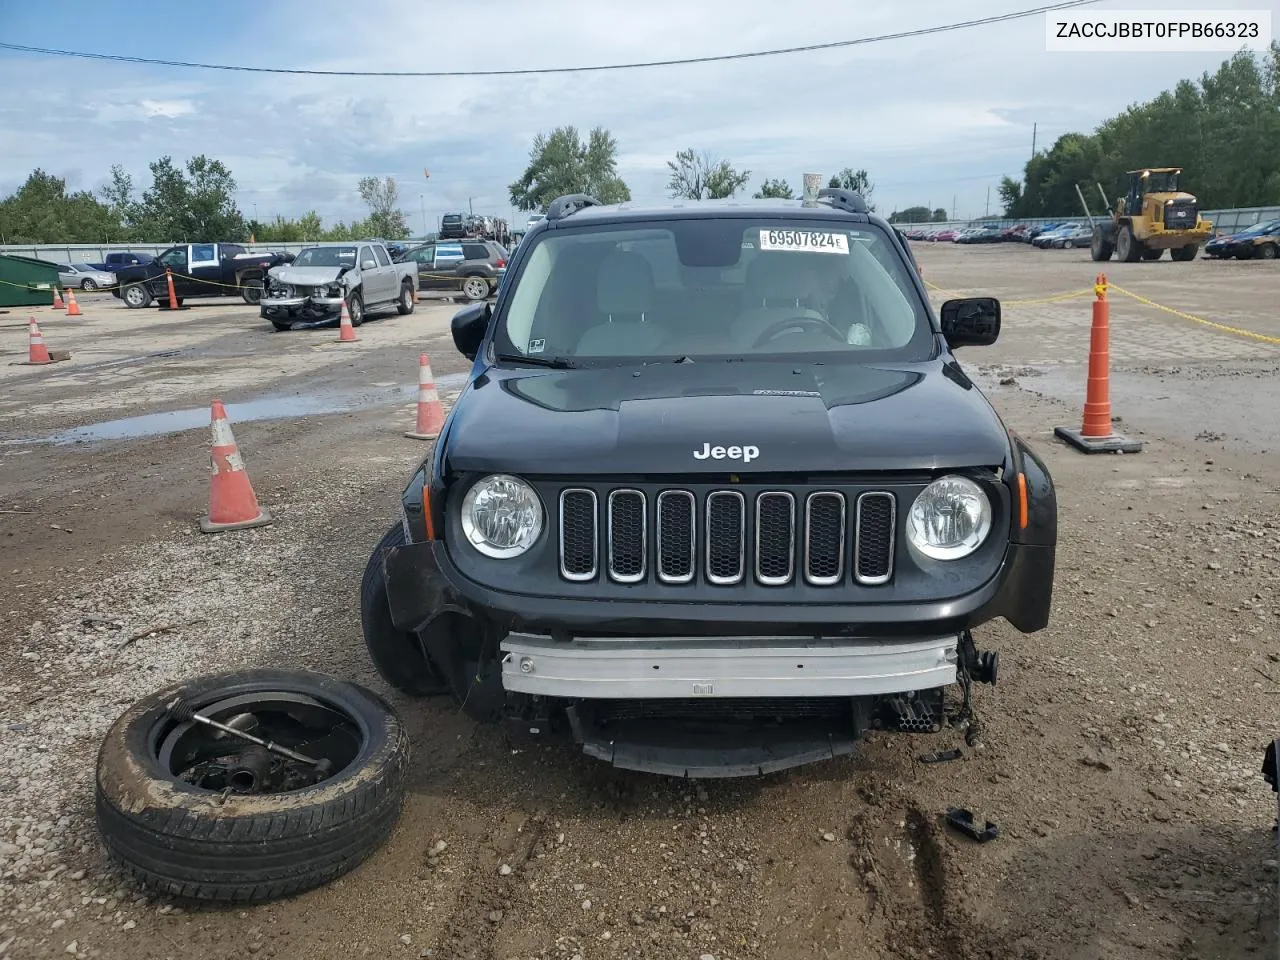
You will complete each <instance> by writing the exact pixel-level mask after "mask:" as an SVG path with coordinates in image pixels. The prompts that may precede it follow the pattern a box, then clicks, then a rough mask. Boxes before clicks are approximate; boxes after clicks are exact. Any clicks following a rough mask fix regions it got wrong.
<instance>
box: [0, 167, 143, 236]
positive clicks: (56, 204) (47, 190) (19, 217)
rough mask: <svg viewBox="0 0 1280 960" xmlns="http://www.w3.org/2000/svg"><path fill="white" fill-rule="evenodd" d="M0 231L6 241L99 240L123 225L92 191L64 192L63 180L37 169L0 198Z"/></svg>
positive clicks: (117, 233)
mask: <svg viewBox="0 0 1280 960" xmlns="http://www.w3.org/2000/svg"><path fill="white" fill-rule="evenodd" d="M0 231H3V233H4V237H5V239H6V240H7V241H9V242H10V243H14V242H16V243H101V242H102V241H104V240H115V239H120V238H121V237H122V235H123V233H124V227H123V225H122V224H121V223H120V221H119V220H118V219H117V218H116V217H115V216H114V215H113V214H112V212H111V210H110V209H109V208H108V207H107V206H105V205H104V204H102V203H99V202H98V201H97V200H96V199H94V196H93V194H91V193H89V192H87V191H78V192H76V193H67V183H66V181H65V180H63V179H62V178H61V177H55V176H53V175H52V174H49V173H45V172H44V171H43V170H39V169H37V170H33V171H32V172H31V175H30V176H28V177H27V180H26V182H25V183H23V185H22V186H21V187H19V188H18V189H17V190H16V191H14V193H13V194H12V195H10V196H8V197H6V198H5V199H4V200H3V201H0Z"/></svg>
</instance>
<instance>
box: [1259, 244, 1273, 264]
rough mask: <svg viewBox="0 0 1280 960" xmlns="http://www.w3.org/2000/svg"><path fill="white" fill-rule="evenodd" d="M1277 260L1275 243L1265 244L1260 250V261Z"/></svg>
mask: <svg viewBox="0 0 1280 960" xmlns="http://www.w3.org/2000/svg"><path fill="white" fill-rule="evenodd" d="M1275 258H1276V245H1275V244H1274V243H1264V244H1263V245H1262V246H1260V247H1259V248H1258V259H1259V260H1274V259H1275Z"/></svg>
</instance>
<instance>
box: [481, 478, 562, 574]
mask: <svg viewBox="0 0 1280 960" xmlns="http://www.w3.org/2000/svg"><path fill="white" fill-rule="evenodd" d="M542 516H543V511H542V501H541V500H539V499H538V495H537V493H535V492H534V489H533V487H531V486H529V484H527V483H525V482H524V481H523V480H521V479H520V478H518V477H512V476H509V475H507V474H495V475H494V476H490V477H485V478H484V479H483V480H479V481H477V482H476V483H475V485H474V486H472V487H471V489H470V490H468V491H467V493H466V496H464V497H463V498H462V532H463V534H464V535H465V536H466V538H467V541H468V542H469V543H470V544H471V545H472V546H473V547H475V548H476V549H477V550H479V551H480V552H481V553H483V554H484V555H485V556H486V557H494V558H496V559H500V560H503V559H508V558H510V557H518V556H520V554H522V553H524V552H525V551H526V550H528V549H529V548H530V547H532V546H533V544H534V542H535V541H536V540H537V539H538V535H539V534H540V533H541V532H542Z"/></svg>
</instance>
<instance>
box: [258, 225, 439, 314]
mask: <svg viewBox="0 0 1280 960" xmlns="http://www.w3.org/2000/svg"><path fill="white" fill-rule="evenodd" d="M417 270H418V268H417V264H413V263H395V262H394V261H392V259H391V256H390V254H388V253H387V248H386V247H384V246H383V245H382V244H380V243H372V242H351V243H317V244H316V245H315V246H312V247H305V248H304V249H303V250H302V252H300V253H299V254H298V256H297V257H296V258H295V259H294V261H293V263H290V264H285V265H282V266H279V267H273V268H272V269H271V270H269V271H268V272H267V284H266V291H265V292H264V295H263V297H262V301H261V309H260V311H259V313H260V315H261V317H262V319H264V320H269V321H270V322H271V325H272V326H274V327H275V328H276V329H277V330H304V329H309V328H311V327H323V326H332V325H334V324H336V323H338V321H339V318H340V317H341V314H342V303H343V301H344V300H345V301H346V304H347V311H348V312H349V313H350V315H351V324H352V326H356V327H358V326H360V324H361V323H363V322H364V317H365V313H366V312H367V311H369V310H377V309H381V308H383V307H391V306H394V307H395V308H396V309H397V310H398V311H399V312H400V313H402V314H405V313H412V312H413V307H414V302H415V301H414V286H415V285H416V284H417V279H418V276H417Z"/></svg>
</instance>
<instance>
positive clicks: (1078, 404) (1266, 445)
mask: <svg viewBox="0 0 1280 960" xmlns="http://www.w3.org/2000/svg"><path fill="white" fill-rule="evenodd" d="M1028 372H1030V371H1028V370H1026V369H1025V368H1024V369H1023V370H1020V371H1019V373H1020V374H1022V375H1020V376H1018V377H1017V386H1019V387H1021V388H1022V389H1024V390H1028V391H1030V392H1033V393H1036V394H1039V395H1041V396H1044V397H1049V398H1051V399H1054V400H1061V401H1064V402H1065V403H1067V404H1069V405H1070V406H1071V407H1073V409H1074V410H1077V411H1080V412H1079V413H1075V414H1073V416H1072V418H1071V421H1070V423H1068V424H1067V425H1068V426H1072V427H1078V426H1079V417H1080V416H1082V415H1083V410H1084V399H1085V381H1086V377H1087V374H1086V371H1085V369H1084V368H1082V367H1074V368H1061V367H1038V368H1035V372H1034V374H1033V375H1032V376H1029V377H1028V376H1025V374H1026V373H1028ZM984 379H985V378H984ZM1006 379H1008V378H1006ZM982 386H983V389H988V388H989V385H988V383H983V384H982ZM1005 386H1006V387H1008V386H1013V384H1011V383H1006V384H1005ZM1016 388H1017V387H1014V389H1016ZM1109 393H1110V399H1111V413H1112V416H1113V417H1119V418H1120V419H1119V420H1118V421H1117V422H1116V430H1117V432H1120V433H1124V434H1138V435H1139V436H1142V435H1145V436H1148V437H1151V436H1155V437H1166V438H1169V439H1176V440H1179V441H1183V442H1195V441H1199V442H1203V443H1213V444H1215V445H1219V446H1220V447H1221V448H1222V449H1235V450H1238V451H1242V452H1243V451H1248V452H1250V453H1263V454H1267V453H1272V454H1274V453H1277V452H1280V418H1277V417H1274V416H1268V415H1266V414H1264V413H1263V411H1268V410H1280V378H1278V377H1276V376H1275V375H1274V373H1273V372H1272V371H1270V370H1267V369H1261V368H1259V369H1250V367H1249V365H1246V364H1232V365H1230V366H1222V367H1220V366H1218V365H1216V364H1214V365H1204V366H1197V367H1185V368H1172V369H1163V370H1162V369H1158V368H1146V369H1137V370H1132V369H1130V370H1126V369H1112V370H1111V376H1110V384H1109Z"/></svg>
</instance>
